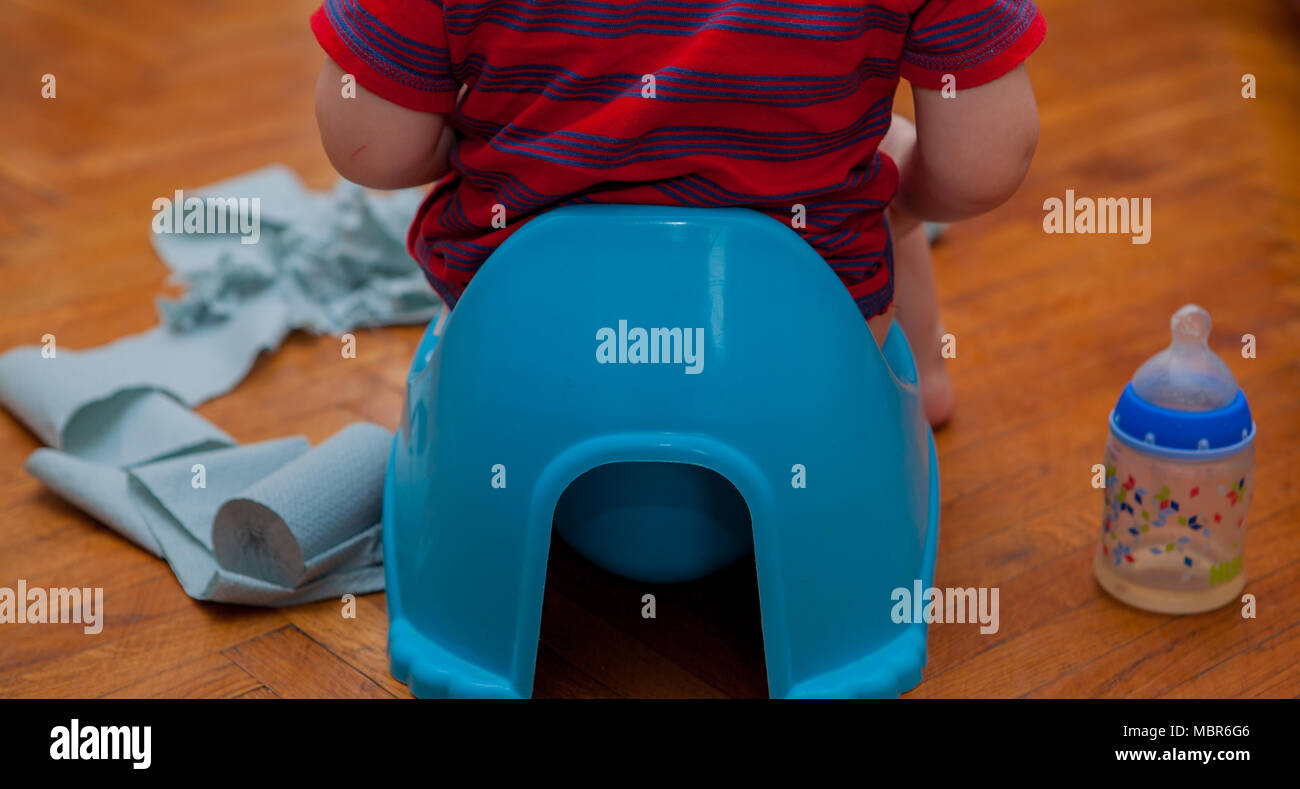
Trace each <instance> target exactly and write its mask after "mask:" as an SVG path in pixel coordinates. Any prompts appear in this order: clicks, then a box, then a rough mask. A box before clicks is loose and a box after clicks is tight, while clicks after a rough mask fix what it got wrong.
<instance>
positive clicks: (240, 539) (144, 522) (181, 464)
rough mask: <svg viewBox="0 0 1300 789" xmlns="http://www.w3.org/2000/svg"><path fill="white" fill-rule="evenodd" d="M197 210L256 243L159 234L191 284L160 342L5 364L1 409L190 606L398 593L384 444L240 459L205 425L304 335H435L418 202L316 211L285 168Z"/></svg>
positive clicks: (314, 199) (169, 315) (402, 195)
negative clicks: (243, 223) (237, 214)
mask: <svg viewBox="0 0 1300 789" xmlns="http://www.w3.org/2000/svg"><path fill="white" fill-rule="evenodd" d="M198 195H199V196H200V197H203V196H206V195H215V196H220V197H223V198H227V199H230V198H240V197H244V198H249V199H252V198H257V199H258V200H259V205H260V206H261V210H260V232H259V234H258V240H257V243H255V244H243V243H241V242H240V236H238V235H234V234H226V233H207V234H201V233H200V234H165V233H155V234H154V236H153V241H154V247H155V249H156V250H157V251H158V253H159V255H160V256H161V257H162V259H163V260H164V262H166V263H167V265H168V267H169V268H171V269H172V271H173V274H174V276H175V277H177V278H179V279H180V280H181V281H183V282H184V283H185V284H186V286H187V290H186V292H185V294H184V295H183V296H181V297H180V298H178V299H160V300H159V302H158V308H159V314H160V317H161V319H162V324H161V325H160V326H158V327H156V328H154V329H151V330H149V331H146V332H143V333H142V334H137V335H133V336H129V337H124V338H121V339H119V340H116V341H114V342H111V343H109V344H107V345H104V346H102V347H99V348H94V349H89V350H76V351H74V350H68V349H63V348H57V349H56V351H55V353H54V354H53V355H52V356H50V357H49V358H47V357H46V356H45V355H44V354H43V353H42V349H40V348H34V347H24V348H17V349H13V350H11V351H9V352H7V353H5V354H3V355H0V404H3V405H4V406H5V407H6V408H7V409H8V410H9V411H10V412H11V413H13V414H14V416H15V417H17V418H18V419H19V420H20V421H22V422H23V423H24V424H25V425H27V426H28V427H29V428H30V429H31V430H32V432H33V433H35V434H36V436H37V437H38V438H40V440H41V441H42V442H43V443H45V444H47V445H48V447H49V448H46V449H38V450H36V451H35V452H34V453H33V454H32V455H31V456H30V457H29V458H28V460H27V462H26V464H25V468H26V469H27V471H28V472H29V473H31V474H32V475H33V476H35V477H37V478H38V479H40V480H41V481H42V482H44V483H45V484H46V485H47V486H49V488H50V489H51V490H53V491H54V492H56V493H58V494H59V495H60V496H63V497H64V498H66V499H67V500H68V501H70V502H71V503H73V504H75V505H76V506H77V507H79V508H81V509H82V510H84V511H85V512H87V513H89V514H90V515H92V516H93V517H95V518H96V519H97V520H99V521H101V522H102V523H104V524H105V525H107V526H109V527H110V528H112V529H114V530H115V531H117V532H118V533H120V534H122V535H123V536H124V537H126V538H127V539H129V540H131V541H132V542H134V543H135V544H137V545H139V546H140V547H141V548H143V549H144V550H146V551H149V552H150V553H152V554H154V555H155V556H160V557H163V558H165V559H166V560H167V561H168V563H169V564H170V565H171V568H172V570H173V571H174V572H175V574H176V576H177V579H178V580H179V581H180V583H181V585H182V587H183V588H184V589H185V592H186V593H187V594H189V595H190V596H191V597H195V598H197V599H201V600H213V601H220V602H228V603H244V604H250V605H290V604H295V603H302V602H309V601H312V600H319V599H324V598H327V597H337V596H338V595H340V594H343V593H347V592H351V593H355V594H361V593H365V592H370V591H376V590H379V589H382V588H383V583H384V580H383V568H382V565H381V562H382V557H381V551H380V542H379V524H378V521H379V515H380V501H381V493H382V485H383V477H384V470H385V466H386V462H387V456H388V450H389V448H390V446H391V440H392V436H391V434H390V433H389V432H388V431H387V430H385V429H383V428H382V427H379V426H378V425H373V424H369V423H357V424H354V425H351V426H349V427H347V428H345V429H344V430H342V431H340V432H339V433H337V434H336V435H335V436H333V437H331V438H330V439H328V440H327V441H325V442H323V443H322V444H321V445H320V446H318V447H316V448H314V449H313V448H310V447H309V445H308V443H307V441H306V440H305V439H303V438H301V437H294V438H287V439H277V440H274V441H265V442H261V443H258V444H250V445H246V446H238V445H236V443H235V441H234V440H233V439H232V438H231V437H230V436H228V435H227V434H226V433H225V432H224V431H222V430H221V429H220V428H218V427H216V426H215V425H212V424H211V423H209V422H208V421H207V420H205V419H203V418H202V417H200V416H199V415H198V414H196V413H194V412H193V411H191V410H190V407H192V406H195V405H198V404H199V403H201V402H203V401H205V400H207V399H210V398H212V397H215V396H217V395H220V394H223V393H225V392H227V391H229V390H230V389H231V388H233V387H234V386H235V385H236V384H238V382H239V381H240V380H242V379H243V377H244V376H245V375H247V373H248V371H249V370H250V369H251V367H252V364H253V362H254V360H255V359H256V357H257V355H258V354H259V353H261V352H262V351H264V350H273V349H274V348H276V347H278V346H279V344H280V343H281V342H282V341H283V340H284V338H285V336H286V335H287V334H288V333H289V332H290V331H292V330H294V329H304V330H307V331H311V332H315V333H326V332H328V333H335V334H338V333H342V332H345V331H349V330H351V329H353V328H357V327H362V326H379V325H386V324H395V323H424V322H427V321H429V320H432V319H436V318H437V317H438V316H439V315H440V314H441V311H442V310H443V309H445V308H444V307H443V306H442V304H441V302H440V301H439V300H438V298H437V296H436V295H435V294H434V293H433V291H432V289H430V288H429V286H428V284H427V283H426V282H425V280H424V277H423V275H422V273H421V272H420V270H419V268H418V267H417V266H416V264H415V262H414V261H413V260H411V258H410V256H409V255H408V254H407V252H406V250H405V246H404V239H405V232H406V226H407V224H408V223H409V222H410V219H411V217H412V216H413V215H414V213H415V209H416V206H417V205H418V203H419V200H420V199H421V195H420V193H419V191H418V190H408V191H405V192H399V193H396V194H394V195H390V196H384V197H376V196H374V195H371V194H369V193H366V192H364V191H363V190H362V189H361V188H360V187H357V186H355V185H352V184H348V183H346V182H340V183H339V185H338V186H337V187H336V188H335V189H334V190H333V191H332V192H330V193H328V194H320V193H313V192H309V191H307V190H305V189H304V188H303V187H302V185H301V184H300V183H299V181H298V179H297V178H296V176H294V174H293V173H292V172H291V171H289V170H288V169H286V168H284V167H281V166H273V167H269V168H266V169H263V170H258V171H255V172H252V173H249V174H247V175H244V176H240V177H238V178H235V179H231V180H229V181H225V182H222V183H220V184H215V185H213V186H211V187H207V188H206V189H203V190H200V191H199V192H198ZM291 407H292V403H286V408H291Z"/></svg>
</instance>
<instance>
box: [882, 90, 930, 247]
mask: <svg viewBox="0 0 1300 789" xmlns="http://www.w3.org/2000/svg"><path fill="white" fill-rule="evenodd" d="M915 151H916V126H915V125H914V124H913V123H912V122H911V121H909V120H908V119H907V118H904V117H903V116H902V115H899V114H898V113H894V117H893V118H892V119H891V120H890V122H889V131H887V132H885V137H884V139H882V140H881V141H880V152H881V153H883V154H885V155H886V156H888V157H889V158H890V159H892V160H893V161H894V164H895V165H897V166H898V177H899V191H902V181H903V179H904V178H906V177H907V172H908V164H909V163H910V162H911V159H912V155H913V154H914V153H915ZM887 212H888V217H889V229H890V232H891V233H893V235H894V238H901V237H903V236H905V235H907V233H909V232H911V231H912V230H913V229H914V228H916V226H917V225H919V224H921V220H920V218H919V217H917V216H915V215H914V214H911V213H908V212H907V211H904V210H903V209H902V208H901V207H900V206H899V204H898V201H896V200H895V201H894V202H892V203H890V205H889V208H888V209H887Z"/></svg>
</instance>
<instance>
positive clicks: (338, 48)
mask: <svg viewBox="0 0 1300 789" xmlns="http://www.w3.org/2000/svg"><path fill="white" fill-rule="evenodd" d="M311 29H312V32H313V33H315V35H316V40H317V41H319V42H320V45H321V47H322V48H323V49H324V50H325V54H327V55H329V56H330V58H331V59H333V61H334V62H335V63H337V64H338V65H339V68H341V69H343V70H344V71H345V72H347V73H349V74H352V75H354V76H355V77H356V78H357V82H358V83H360V84H361V86H362V87H364V88H365V89H366V90H368V91H370V92H371V93H374V94H376V95H378V96H380V97H382V98H385V99H388V100H389V101H391V102H393V103H394V104H400V105H402V106H403V107H407V108H408V109H412V110H419V111H422V112H451V111H452V110H453V109H455V107H456V96H457V94H458V93H459V91H460V83H459V81H458V80H456V79H455V78H454V77H453V75H452V73H451V59H450V55H449V51H448V47H447V32H446V29H445V28H444V26H443V11H442V0H325V2H324V3H322V4H321V7H320V8H318V9H317V10H316V12H315V13H314V14H312V17H311Z"/></svg>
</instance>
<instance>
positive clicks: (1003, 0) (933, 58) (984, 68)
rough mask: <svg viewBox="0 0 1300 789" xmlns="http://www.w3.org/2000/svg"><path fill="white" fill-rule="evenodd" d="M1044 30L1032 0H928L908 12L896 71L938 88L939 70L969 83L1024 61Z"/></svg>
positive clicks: (970, 85) (988, 78)
mask: <svg viewBox="0 0 1300 789" xmlns="http://www.w3.org/2000/svg"><path fill="white" fill-rule="evenodd" d="M1046 34H1047V21H1046V20H1044V19H1043V15H1042V13H1040V12H1039V10H1038V7H1037V6H1035V5H1034V3H1033V0H927V2H925V3H924V4H922V6H921V7H920V9H919V10H918V11H917V12H916V14H914V15H913V17H912V26H911V29H910V30H908V33H907V40H906V41H905V42H904V44H903V59H902V63H901V64H900V65H899V72H900V74H901V75H902V77H903V78H904V79H906V80H907V81H908V82H910V83H912V84H913V85H915V86H916V87H920V88H929V89H931V90H939V89H941V88H943V87H945V85H944V76H945V75H947V74H951V75H953V77H954V78H955V79H956V83H955V84H956V87H957V88H958V89H959V90H960V89H961V88H963V87H965V88H973V87H975V86H976V85H983V84H984V83H986V82H992V81H993V80H995V79H997V78H998V77H1001V76H1002V75H1004V74H1006V73H1007V72H1009V71H1011V70H1012V69H1014V68H1015V67H1016V66H1018V65H1020V64H1021V63H1022V62H1024V60H1025V58H1027V57H1029V55H1030V54H1031V53H1032V52H1033V51H1034V50H1035V49H1037V48H1038V45H1039V44H1041V43H1042V42H1043V37H1044V36H1045V35H1046Z"/></svg>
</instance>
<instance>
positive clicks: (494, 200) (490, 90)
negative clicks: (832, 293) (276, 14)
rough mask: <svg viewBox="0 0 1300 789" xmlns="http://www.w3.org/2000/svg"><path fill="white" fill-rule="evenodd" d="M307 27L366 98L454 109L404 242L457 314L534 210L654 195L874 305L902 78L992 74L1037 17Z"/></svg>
mask: <svg viewBox="0 0 1300 789" xmlns="http://www.w3.org/2000/svg"><path fill="white" fill-rule="evenodd" d="M312 29H313V31H314V32H315V34H316V37H317V39H318V40H319V41H320V43H321V46H322V47H324V49H325V51H326V52H327V53H328V54H329V56H330V57H332V58H333V59H334V60H335V61H336V62H337V63H338V64H339V66H340V67H342V68H343V69H344V70H345V71H347V72H349V73H351V74H353V75H355V76H356V79H357V81H358V82H359V83H360V84H361V85H363V86H364V87H365V88H367V89H368V90H370V91H371V92H373V93H375V94H377V95H379V96H381V97H383V98H385V99H388V100H389V101H392V102H395V103H397V104H400V105H402V106H405V107H409V108H411V109H415V110H421V111H426V112H439V113H448V114H449V115H450V122H451V124H452V126H453V127H454V128H455V130H456V132H457V142H456V144H455V145H454V147H453V149H452V152H451V172H450V173H449V174H448V176H447V177H445V178H444V179H442V180H441V181H439V182H438V183H437V184H436V185H435V186H434V189H433V191H432V192H431V193H430V195H429V198H428V199H427V200H426V201H425V202H424V204H423V205H422V206H421V208H420V211H419V213H418V215H417V216H416V218H415V221H414V223H413V224H412V226H411V231H410V235H409V238H408V245H409V247H410V250H411V253H412V254H413V255H414V256H415V258H416V260H417V261H419V263H420V265H421V266H422V267H423V268H424V270H425V272H426V274H427V275H428V278H429V281H430V283H431V284H432V285H433V287H434V288H435V289H436V290H437V291H438V293H439V294H440V295H441V296H442V297H443V299H445V300H446V301H447V303H448V304H450V305H453V306H454V304H455V302H456V300H457V299H458V298H459V296H460V294H461V292H462V291H463V290H464V289H465V286H466V285H467V284H468V283H469V281H470V279H471V277H473V275H474V272H475V271H477V270H478V267H479V266H480V265H481V264H482V263H483V261H484V260H485V259H486V258H487V256H488V255H489V254H491V252H492V250H494V249H495V248H496V247H497V246H498V245H500V244H501V242H502V241H504V240H505V239H506V238H507V237H508V236H509V235H510V234H511V233H512V232H514V231H515V230H517V229H518V228H519V227H520V226H521V225H522V224H523V223H524V222H526V221H527V220H528V219H529V218H531V217H533V216H535V215H536V214H537V213H539V212H541V211H545V210H547V209H549V208H553V207H556V206H561V205H566V204H571V203H585V202H599V203H649V204H658V205H685V206H745V207H749V208H753V209H756V210H759V211H762V212H764V213H767V214H769V215H770V216H773V217H775V218H777V219H779V220H781V221H783V222H788V223H791V225H792V226H793V227H794V228H795V229H796V230H797V231H798V232H799V233H800V234H801V235H802V236H803V238H804V239H805V240H806V241H808V243H809V244H811V245H812V246H813V247H814V248H815V249H816V250H817V251H818V252H819V253H820V254H821V255H822V257H823V258H824V259H825V260H826V261H827V263H828V264H830V266H831V267H832V268H833V269H834V270H835V272H836V273H837V274H838V275H839V277H840V279H841V280H842V281H843V282H844V284H845V285H846V286H847V287H848V289H849V292H850V294H852V296H853V297H854V299H855V300H856V302H857V304H858V308H859V309H860V310H861V311H862V313H863V314H864V315H865V316H867V317H871V316H873V315H876V314H879V313H880V312H882V311H884V310H885V309H886V308H887V307H888V306H889V304H890V302H891V301H892V299H893V282H892V279H893V264H892V253H891V250H890V242H889V236H888V229H887V227H886V225H885V221H884V215H883V209H884V207H885V206H886V205H887V204H888V202H889V200H890V199H892V197H893V195H894V192H895V190H896V189H897V186H898V172H897V169H896V168H895V167H894V164H893V162H891V161H890V160H889V159H888V157H886V156H884V155H882V154H879V153H878V152H877V150H876V148H877V145H878V144H879V142H880V139H881V138H882V137H883V136H884V134H885V132H886V131H887V130H888V128H889V121H890V111H891V105H892V102H893V96H894V91H895V89H896V88H897V86H898V80H899V77H900V76H901V77H903V78H906V79H907V80H909V81H910V82H912V83H913V84H914V85H917V86H920V87H924V88H931V89H940V88H942V87H943V86H944V83H945V76H946V75H952V79H953V80H954V81H955V86H956V87H957V88H958V89H961V88H968V87H974V86H976V85H980V84H983V83H985V82H989V81H991V80H993V79H996V78H997V77H999V76H1002V75H1003V74H1005V73H1006V72H1008V71H1010V70H1011V69H1013V68H1015V67H1016V66H1017V65H1018V64H1019V63H1020V62H1021V61H1023V60H1024V59H1025V58H1026V57H1028V55H1029V54H1030V53H1031V52H1032V51H1033V50H1034V49H1035V48H1036V47H1037V46H1038V44H1039V43H1040V42H1041V41H1042V38H1043V35H1044V34H1045V32H1046V25H1045V23H1044V21H1043V17H1042V15H1041V14H1040V13H1039V12H1038V10H1037V8H1036V7H1035V6H1034V4H1033V2H1032V1H1031V0H879V2H873V3H862V2H816V3H811V2H793V1H792V0H714V1H710V0H701V1H694V0H478V1H477V2H461V1H460V0H326V1H325V3H324V4H323V5H322V6H321V8H320V9H319V10H317V12H316V13H315V14H314V15H313V17H312ZM462 85H467V86H468V90H467V91H466V92H465V95H464V97H463V98H462V99H460V100H459V101H458V99H457V97H458V94H459V92H460V89H461V86H462ZM502 221H504V227H502V226H500V225H501V224H502Z"/></svg>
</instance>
